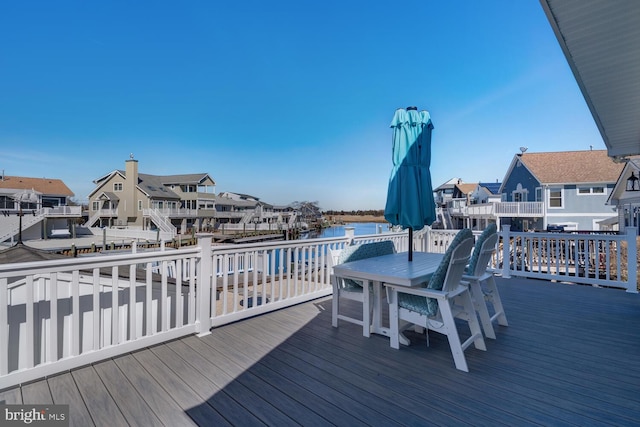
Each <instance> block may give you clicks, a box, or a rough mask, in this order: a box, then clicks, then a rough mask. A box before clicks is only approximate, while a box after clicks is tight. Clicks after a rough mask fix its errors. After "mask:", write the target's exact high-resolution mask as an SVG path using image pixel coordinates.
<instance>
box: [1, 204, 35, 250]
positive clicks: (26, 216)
mask: <svg viewBox="0 0 640 427" xmlns="http://www.w3.org/2000/svg"><path fill="white" fill-rule="evenodd" d="M33 212H34V213H32V212H31V211H25V212H24V213H23V216H22V230H23V231H24V230H27V229H28V228H30V227H32V226H34V225H36V224H38V223H40V222H41V221H42V220H44V218H45V215H44V213H43V212H42V211H33ZM19 233H20V217H19V216H18V215H16V214H13V215H9V216H4V215H0V242H4V241H5V240H9V239H10V238H12V237H14V236H17V235H18V234H19Z"/></svg>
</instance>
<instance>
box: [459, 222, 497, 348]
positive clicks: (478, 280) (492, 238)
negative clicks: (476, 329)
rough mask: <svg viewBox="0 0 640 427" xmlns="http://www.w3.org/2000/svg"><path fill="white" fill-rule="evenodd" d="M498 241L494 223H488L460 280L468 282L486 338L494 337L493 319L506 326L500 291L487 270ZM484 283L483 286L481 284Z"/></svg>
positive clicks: (491, 273)
mask: <svg viewBox="0 0 640 427" xmlns="http://www.w3.org/2000/svg"><path fill="white" fill-rule="evenodd" d="M497 242H498V232H497V227H496V225H495V224H489V225H488V226H487V228H485V229H484V231H483V232H482V234H481V235H480V236H479V237H478V240H477V241H476V244H475V246H474V249H473V255H472V256H471V259H470V261H469V265H468V266H467V268H466V270H465V273H464V274H463V276H462V280H464V281H466V282H469V287H470V288H471V298H472V299H473V304H474V307H475V309H476V311H477V312H478V316H479V317H480V323H482V329H483V330H484V334H485V336H486V337H487V338H492V339H495V338H496V334H495V331H494V330H493V321H494V320H496V319H498V324H499V325H502V326H508V325H509V324H508V323H507V316H506V315H505V313H504V308H503V307H502V300H501V299H500V293H498V288H497V287H496V281H495V280H494V278H493V272H491V271H489V270H488V265H489V262H490V261H491V257H492V256H493V253H494V252H495V248H496V243H497ZM483 284H484V286H483ZM487 302H491V305H492V306H493V311H494V314H493V316H490V315H489V310H488V306H487Z"/></svg>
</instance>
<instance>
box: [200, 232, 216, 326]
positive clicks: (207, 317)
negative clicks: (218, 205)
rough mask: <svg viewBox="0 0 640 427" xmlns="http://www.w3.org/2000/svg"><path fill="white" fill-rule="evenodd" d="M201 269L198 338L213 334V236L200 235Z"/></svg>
mask: <svg viewBox="0 0 640 427" xmlns="http://www.w3.org/2000/svg"><path fill="white" fill-rule="evenodd" d="M197 237H198V247H199V248H200V263H199V264H200V268H199V269H198V275H197V279H196V331H198V336H199V337H202V336H205V335H209V334H210V333H211V332H210V331H209V329H211V277H212V275H213V256H212V252H211V244H212V242H213V235H212V234H198V236H197Z"/></svg>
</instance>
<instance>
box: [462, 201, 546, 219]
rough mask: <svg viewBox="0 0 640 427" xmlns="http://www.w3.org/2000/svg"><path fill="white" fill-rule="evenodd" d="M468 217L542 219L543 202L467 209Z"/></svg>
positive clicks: (468, 207) (502, 204)
mask: <svg viewBox="0 0 640 427" xmlns="http://www.w3.org/2000/svg"><path fill="white" fill-rule="evenodd" d="M464 213H465V214H466V216H471V217H473V216H475V217H483V218H497V217H511V218H515V217H525V218H531V217H534V218H535V217H542V216H543V215H544V205H543V202H495V203H484V204H478V205H469V206H467V207H466V212H464Z"/></svg>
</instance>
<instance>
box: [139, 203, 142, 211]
mask: <svg viewBox="0 0 640 427" xmlns="http://www.w3.org/2000/svg"><path fill="white" fill-rule="evenodd" d="M138 210H139V211H141V210H142V200H138Z"/></svg>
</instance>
